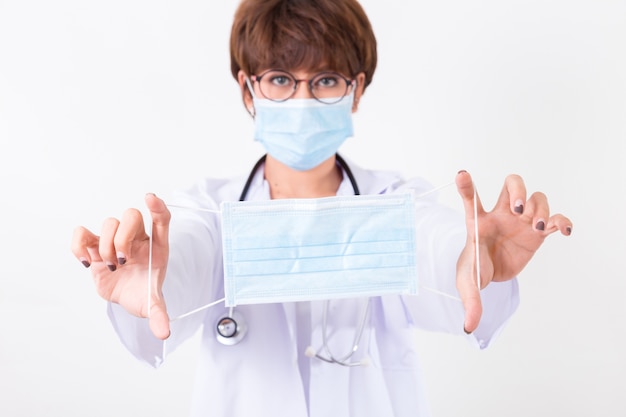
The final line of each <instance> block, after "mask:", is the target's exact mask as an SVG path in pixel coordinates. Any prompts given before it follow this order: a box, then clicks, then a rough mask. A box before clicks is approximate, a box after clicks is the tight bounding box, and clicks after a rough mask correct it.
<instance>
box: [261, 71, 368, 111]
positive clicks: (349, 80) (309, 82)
mask: <svg viewBox="0 0 626 417" xmlns="http://www.w3.org/2000/svg"><path fill="white" fill-rule="evenodd" d="M271 72H283V73H285V74H287V75H288V76H290V77H291V79H293V80H294V84H293V91H292V92H291V94H290V95H289V96H288V97H286V98H284V99H275V98H270V97H268V96H267V95H266V94H265V93H264V92H263V89H262V88H261V80H262V79H263V77H264V76H266V75H267V74H269V73H271ZM323 74H329V75H333V76H337V77H338V78H340V79H342V80H343V81H345V83H346V88H345V90H344V92H343V95H342V96H341V97H339V98H337V99H336V100H333V101H324V100H323V99H320V98H319V97H317V96H316V95H315V93H314V92H313V88H314V87H313V80H315V79H316V78H317V77H319V76H320V75H323ZM250 79H251V80H252V81H255V82H258V83H259V91H260V92H261V94H263V96H264V97H265V98H267V99H268V100H271V101H275V102H277V103H283V102H285V101H287V100H289V99H290V98H292V97H293V96H294V94H296V91H297V90H298V84H299V83H300V82H306V83H307V86H308V87H309V93H311V96H312V97H313V98H314V99H315V100H317V101H319V102H320V103H324V104H334V103H338V102H340V101H341V100H343V98H344V97H345V96H346V95H347V94H348V90H349V89H350V87H353V88H354V87H355V85H356V79H354V78H346V77H344V76H343V75H341V74H339V73H338V72H335V71H322V72H318V73H317V74H315V75H314V76H313V77H311V78H309V79H306V78H303V79H298V78H296V77H295V76H294V75H293V74H292V73H290V72H289V71H286V70H284V69H280V68H271V69H268V70H267V71H264V72H263V73H262V74H261V75H251V76H250Z"/></svg>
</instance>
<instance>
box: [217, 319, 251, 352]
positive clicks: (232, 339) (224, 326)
mask: <svg viewBox="0 0 626 417" xmlns="http://www.w3.org/2000/svg"><path fill="white" fill-rule="evenodd" d="M216 330H217V340H218V342H220V343H222V344H224V345H226V346H232V345H236V344H237V343H239V342H241V340H242V339H243V338H244V336H245V335H246V332H247V331H248V326H247V325H246V322H245V321H244V318H243V316H242V315H241V314H239V312H238V311H232V313H231V314H229V315H228V316H226V317H222V318H221V319H219V320H218V321H217V325H216Z"/></svg>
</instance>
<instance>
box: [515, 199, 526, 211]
mask: <svg viewBox="0 0 626 417" xmlns="http://www.w3.org/2000/svg"><path fill="white" fill-rule="evenodd" d="M514 210H515V212H516V213H517V214H522V213H523V212H524V203H523V202H522V200H517V201H516V202H515V209H514Z"/></svg>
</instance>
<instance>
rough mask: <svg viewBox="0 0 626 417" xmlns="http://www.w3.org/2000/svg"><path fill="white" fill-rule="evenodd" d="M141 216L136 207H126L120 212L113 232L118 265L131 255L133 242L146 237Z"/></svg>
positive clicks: (122, 263)
mask: <svg viewBox="0 0 626 417" xmlns="http://www.w3.org/2000/svg"><path fill="white" fill-rule="evenodd" d="M147 238H148V235H147V234H146V230H145V225H144V222H143V216H142V215H141V212H140V211H139V210H137V209H132V208H131V209H128V210H126V211H125V212H124V214H122V220H121V221H120V223H119V225H118V227H117V232H116V233H115V238H114V246H115V257H116V258H117V262H118V264H119V265H124V264H125V263H126V262H127V261H128V260H129V259H130V258H131V257H132V256H133V253H132V248H133V242H135V241H136V240H137V239H147Z"/></svg>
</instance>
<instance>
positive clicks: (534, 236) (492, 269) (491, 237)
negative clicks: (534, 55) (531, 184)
mask: <svg viewBox="0 0 626 417" xmlns="http://www.w3.org/2000/svg"><path fill="white" fill-rule="evenodd" d="M456 186H457V189H458V192H459V194H460V195H461V198H462V199H463V205H464V207H465V223H466V225H467V242H466V243H465V248H464V249H463V251H462V252H461V255H460V256H459V260H458V262H457V289H458V291H459V294H460V295H461V300H462V301H463V306H464V308H465V331H466V332H467V333H471V332H473V331H474V330H475V329H476V328H477V327H478V323H479V322H480V316H481V314H482V304H481V301H480V291H479V290H478V280H477V278H476V270H477V268H476V245H475V243H476V234H475V221H476V219H475V213H474V210H475V207H474V198H476V199H477V201H476V204H477V207H476V213H477V216H478V245H479V246H478V249H479V250H478V253H479V256H480V288H481V289H482V288H485V287H486V286H487V285H489V283H490V282H491V281H496V282H497V281H507V280H510V279H513V278H514V277H516V276H517V275H518V274H519V273H520V272H521V271H522V269H523V268H524V267H525V266H526V264H527V263H528V262H529V261H530V259H531V258H532V257H533V255H534V254H535V252H536V251H537V249H539V247H540V246H541V244H542V243H543V241H544V240H545V238H546V237H548V235H550V234H552V233H554V232H556V231H560V232H561V234H563V235H566V236H569V235H570V234H571V232H572V222H571V221H570V220H569V219H568V218H567V217H565V216H563V215H562V214H553V215H550V209H549V206H548V200H547V198H546V196H545V194H543V193H540V192H536V193H533V194H532V195H531V196H530V197H528V198H527V196H526V186H525V185H524V181H523V180H522V178H521V177H520V176H518V175H509V176H508V177H506V179H505V182H504V187H503V188H502V192H501V193H500V197H499V198H498V202H497V203H496V205H495V207H494V209H493V210H492V211H490V212H486V211H485V210H484V208H483V206H482V204H481V202H480V198H478V195H477V194H476V193H475V190H474V185H473V182H472V177H471V176H470V174H469V173H467V172H466V171H461V172H459V173H458V175H457V176H456Z"/></svg>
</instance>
